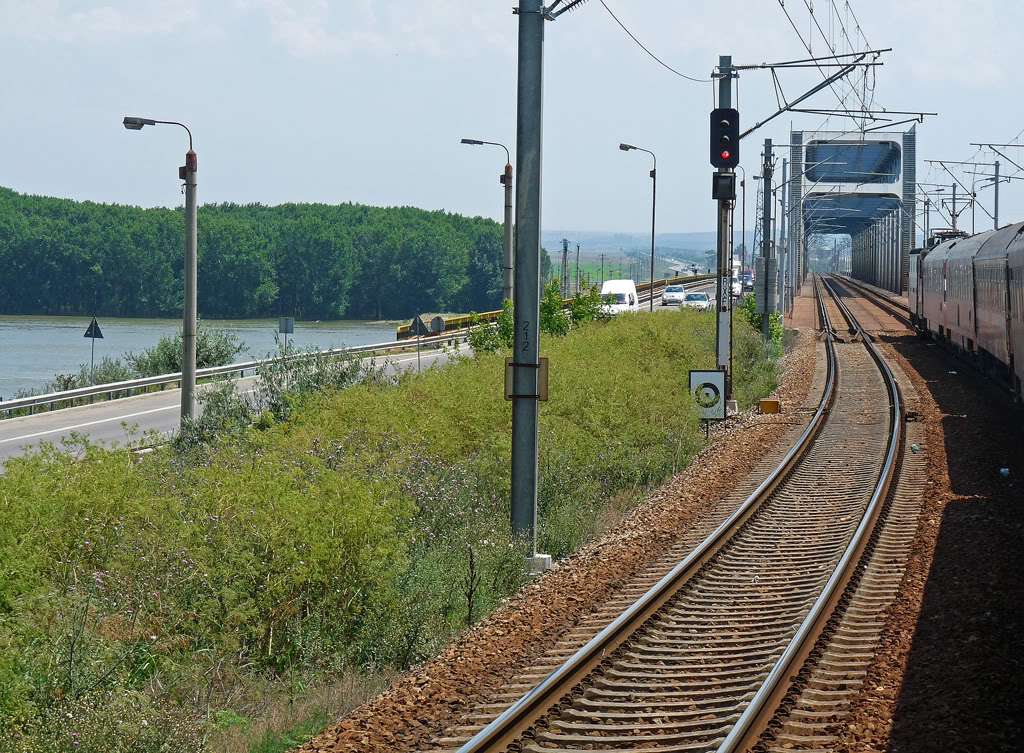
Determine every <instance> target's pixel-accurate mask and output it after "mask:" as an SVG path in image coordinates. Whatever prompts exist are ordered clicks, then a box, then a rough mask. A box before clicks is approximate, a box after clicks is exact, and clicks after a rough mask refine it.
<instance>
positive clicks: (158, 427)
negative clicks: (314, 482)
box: [0, 344, 469, 472]
mask: <svg viewBox="0 0 1024 753" xmlns="http://www.w3.org/2000/svg"><path fill="white" fill-rule="evenodd" d="M460 350H461V351H462V352H467V353H468V352H469V349H468V346H466V345H465V344H463V345H461V346H460ZM384 360H386V363H387V367H386V371H388V372H390V373H396V372H398V371H400V370H406V369H415V368H416V362H417V357H416V354H415V353H413V354H408V353H403V354H401V355H398V356H394V357H391V358H388V359H380V358H378V359H377V361H378V362H379V363H380V362H382V361H384ZM447 360H448V355H447V354H446V353H444V352H443V351H440V350H423V351H422V352H421V353H420V364H421V366H422V368H427V367H429V366H430V365H431V364H434V363H443V362H444V361H447ZM257 379H259V377H244V378H243V379H239V380H238V381H237V387H238V389H239V390H241V391H249V390H252V385H253V382H254V381H255V380H257ZM202 390H203V385H200V386H199V391H200V393H201V392H202ZM202 408H203V406H202V404H198V405H197V406H196V410H197V411H198V412H200V413H201V412H202ZM180 416H181V392H179V391H178V390H176V389H172V390H167V391H165V392H151V393H148V394H145V395H136V396H135V397H127V398H122V399H120V400H111V401H104V402H100V403H93V404H92V405H81V406H78V407H75V408H67V409H65V410H57V411H49V412H46V413H36V414H35V415H32V416H22V417H21V418H11V419H5V420H2V421H0V472H2V470H3V465H2V464H3V463H4V461H6V460H7V459H8V458H11V457H15V456H18V455H22V454H24V453H25V452H27V451H29V450H30V449H31V448H32V447H36V446H38V445H39V444H40V443H41V442H49V443H52V444H55V445H58V446H59V445H60V444H61V443H62V442H64V441H70V440H71V439H72V434H78V435H81V436H87V437H88V438H89V441H90V442H92V443H93V444H99V443H103V444H106V445H112V444H114V443H115V442H117V443H121V444H124V443H125V442H126V441H127V440H128V439H129V436H128V433H127V431H126V428H131V427H137V429H138V432H139V434H140V435H141V434H142V433H144V432H150V431H156V432H158V433H159V434H160V435H161V436H170V435H171V434H173V433H174V432H175V431H177V430H178V424H179V422H180Z"/></svg>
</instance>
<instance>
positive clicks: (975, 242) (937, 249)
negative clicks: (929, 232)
mask: <svg viewBox="0 0 1024 753" xmlns="http://www.w3.org/2000/svg"><path fill="white" fill-rule="evenodd" d="M995 232H996V231H994V230H989V231H987V232H984V233H978V234H977V235H971V236H968V237H967V238H953V239H952V240H948V241H946V242H945V243H939V244H938V245H937V246H934V247H933V248H932V250H931V251H930V252H929V253H928V256H926V257H925V259H926V260H927V263H928V264H938V263H939V262H943V261H946V260H952V259H956V260H960V259H964V258H969V257H971V256H974V254H976V253H977V252H978V249H979V248H981V247H982V245H983V244H984V243H985V241H987V240H988V239H989V237H990V236H991V235H992V234H993V233H995Z"/></svg>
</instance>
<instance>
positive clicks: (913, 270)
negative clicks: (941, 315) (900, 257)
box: [907, 248, 929, 332]
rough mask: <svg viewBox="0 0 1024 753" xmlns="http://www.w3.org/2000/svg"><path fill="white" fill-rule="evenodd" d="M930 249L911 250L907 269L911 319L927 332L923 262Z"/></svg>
mask: <svg viewBox="0 0 1024 753" xmlns="http://www.w3.org/2000/svg"><path fill="white" fill-rule="evenodd" d="M928 251H929V249H927V248H915V249H913V250H911V252H910V260H909V266H908V268H907V269H908V271H907V302H908V304H909V305H910V321H911V323H912V324H913V325H914V326H915V327H917V328H918V329H919V330H921V331H923V332H926V331H927V330H928V326H927V323H926V322H925V320H924V276H923V275H924V269H923V265H922V262H923V261H924V259H925V257H926V256H927V255H928Z"/></svg>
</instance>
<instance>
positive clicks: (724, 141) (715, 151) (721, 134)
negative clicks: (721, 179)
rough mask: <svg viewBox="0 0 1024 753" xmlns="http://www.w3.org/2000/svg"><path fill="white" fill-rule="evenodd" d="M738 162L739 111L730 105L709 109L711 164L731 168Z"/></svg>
mask: <svg viewBox="0 0 1024 753" xmlns="http://www.w3.org/2000/svg"><path fill="white" fill-rule="evenodd" d="M739 163H740V113H739V111H738V110H735V109H733V108H731V107H718V108H716V109H714V110H712V111H711V165H712V167H718V168H724V169H732V168H734V167H736V165H738V164H739Z"/></svg>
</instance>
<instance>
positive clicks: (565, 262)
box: [560, 238, 569, 299]
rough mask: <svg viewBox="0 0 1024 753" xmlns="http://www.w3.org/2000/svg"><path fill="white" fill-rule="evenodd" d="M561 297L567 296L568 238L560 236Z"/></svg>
mask: <svg viewBox="0 0 1024 753" xmlns="http://www.w3.org/2000/svg"><path fill="white" fill-rule="evenodd" d="M560 277H561V278H562V298H563V299H564V298H568V297H569V239H568V238H562V274H561V275H560Z"/></svg>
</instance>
